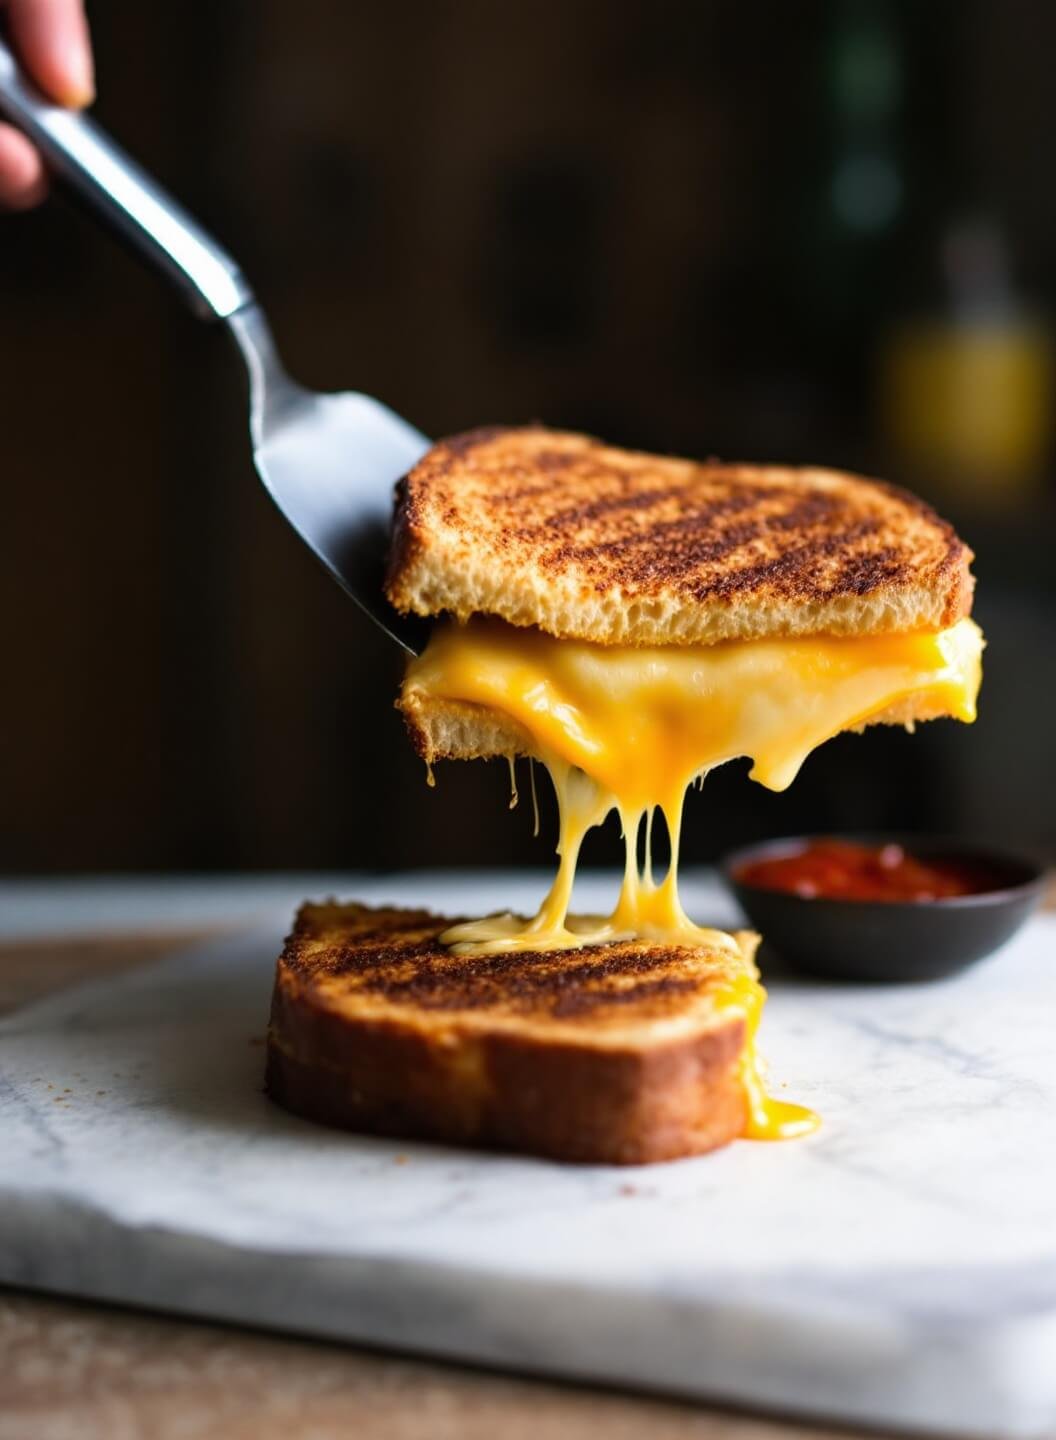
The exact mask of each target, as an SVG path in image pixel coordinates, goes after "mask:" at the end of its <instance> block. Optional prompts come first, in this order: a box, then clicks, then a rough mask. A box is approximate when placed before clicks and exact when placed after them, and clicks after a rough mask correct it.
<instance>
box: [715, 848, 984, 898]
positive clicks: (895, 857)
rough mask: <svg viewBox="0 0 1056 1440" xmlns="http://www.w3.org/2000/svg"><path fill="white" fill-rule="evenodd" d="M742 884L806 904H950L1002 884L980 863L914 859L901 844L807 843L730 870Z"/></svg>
mask: <svg viewBox="0 0 1056 1440" xmlns="http://www.w3.org/2000/svg"><path fill="white" fill-rule="evenodd" d="M734 878H735V879H736V880H737V881H738V883H739V884H741V885H753V886H757V887H758V888H760V889H763V890H783V891H786V892H787V893H788V894H790V895H798V896H800V898H801V899H804V900H813V899H816V898H821V899H824V900H874V901H875V900H881V901H883V900H887V901H891V902H905V901H907V900H908V901H925V900H949V899H952V898H954V897H955V896H960V895H978V894H982V893H984V892H986V891H988V890H993V889H995V888H997V887H999V886H1000V884H1001V878H1000V877H999V876H998V875H996V874H995V873H994V871H993V870H992V869H991V868H990V867H988V866H986V865H985V864H983V863H981V862H980V861H979V860H976V859H974V858H970V857H968V856H964V857H958V858H953V857H943V856H929V857H928V858H927V859H923V858H921V857H919V856H916V855H912V854H911V853H910V852H909V851H907V850H906V849H905V848H904V847H903V846H902V845H900V844H897V843H894V842H888V843H886V844H883V845H864V844H861V843H859V842H858V841H854V840H811V841H808V842H807V843H806V844H805V845H803V846H802V847H801V848H799V849H797V850H793V851H787V852H785V853H784V854H779V855H773V854H771V855H763V856H761V857H759V858H757V859H753V860H747V861H745V862H744V863H743V864H741V865H740V866H738V867H737V868H736V870H735V871H734Z"/></svg>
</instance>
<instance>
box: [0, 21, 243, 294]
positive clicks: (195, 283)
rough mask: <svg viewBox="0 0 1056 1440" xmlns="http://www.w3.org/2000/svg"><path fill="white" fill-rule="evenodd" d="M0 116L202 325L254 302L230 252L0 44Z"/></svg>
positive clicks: (1, 40) (110, 141)
mask: <svg viewBox="0 0 1056 1440" xmlns="http://www.w3.org/2000/svg"><path fill="white" fill-rule="evenodd" d="M0 115H3V116H4V117H6V119H8V120H9V121H11V122H12V124H14V125H16V126H17V127H18V129H20V130H22V131H23V132H24V133H25V134H26V135H27V136H28V137H29V139H30V140H32V141H33V143H34V145H36V146H37V148H38V149H39V150H40V152H41V154H42V155H43V157H44V160H45V163H46V164H47V166H48V169H49V170H50V171H51V172H52V174H54V175H56V176H57V177H58V178H59V179H60V180H62V181H63V182H65V183H66V184H67V185H69V186H70V188H71V189H72V190H74V191H75V192H76V193H77V194H78V195H79V196H80V198H81V199H82V200H84V201H86V202H87V204H88V205H89V206H90V208H91V209H92V210H94V211H95V213H96V214H97V215H98V216H99V217H100V218H101V219H103V220H105V221H107V222H108V223H109V224H110V225H111V226H113V227H114V228H115V229H116V230H117V231H118V232H119V233H120V235H121V236H123V237H124V238H125V239H127V240H128V241H129V242H130V243H131V244H132V245H133V246H134V247H135V249H136V250H138V251H139V252H140V253H141V254H142V255H144V256H145V257H146V258H147V259H148V260H149V261H151V262H152V264H153V265H154V266H155V268H156V269H158V270H160V271H161V272H162V274H164V275H167V276H168V278H169V279H170V280H171V281H173V283H174V284H175V285H176V287H177V288H178V289H179V290H180V291H181V292H182V294H183V295H184V298H185V299H186V300H187V301H188V303H189V304H190V305H191V308H192V309H193V310H195V311H196V313H197V314H198V315H200V316H201V317H202V318H203V319H214V318H215V319H224V318H226V317H228V316H230V315H233V314H234V313H235V312H236V311H237V310H241V309H242V307H243V306H244V305H247V304H249V303H250V302H251V301H252V299H253V292H252V291H251V290H250V288H249V285H248V284H247V283H246V280H245V278H244V276H243V274H242V272H241V270H240V269H239V267H238V265H237V264H236V263H235V261H234V260H233V259H232V257H231V256H230V255H229V254H228V253H227V251H226V250H224V248H223V247H222V246H221V245H218V244H217V242H216V241H215V240H214V239H213V237H212V236H211V235H210V234H208V232H207V231H205V230H203V229H202V227H201V226H200V225H199V224H198V223H197V221H195V220H193V219H192V218H191V216H190V215H188V213H187V211H186V210H184V209H183V207H182V206H181V205H178V204H177V203H176V201H175V200H173V199H172V197H171V196H170V195H168V194H167V193H166V192H165V190H164V189H162V187H161V186H160V185H159V184H158V183H157V182H156V181H155V180H152V179H151V177H150V176H149V175H148V174H147V173H146V171H145V170H143V169H142V167H141V166H139V165H137V164H136V162H135V161H134V160H133V159H131V158H130V156H128V155H126V154H125V152H124V151H123V150H122V149H121V148H120V147H119V146H118V145H115V144H114V142H113V140H111V139H110V137H109V136H108V135H107V134H106V132H105V131H104V130H101V129H100V128H99V126H98V125H96V124H95V123H94V122H93V121H91V120H89V119H88V117H87V116H86V115H83V114H81V113H79V112H78V111H75V110H66V109H64V108H63V107H62V106H61V105H54V104H52V103H51V101H50V100H48V99H46V97H45V96H43V95H42V94H41V93H40V91H39V90H37V88H36V87H35V86H34V85H33V84H32V82H31V81H29V80H27V79H26V77H25V75H24V74H23V73H22V71H21V69H20V67H19V64H18V61H17V60H16V59H15V57H14V55H13V54H12V53H11V50H10V48H9V47H8V46H7V45H6V44H5V43H4V41H3V39H2V38H0Z"/></svg>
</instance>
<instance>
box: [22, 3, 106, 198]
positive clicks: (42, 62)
mask: <svg viewBox="0 0 1056 1440" xmlns="http://www.w3.org/2000/svg"><path fill="white" fill-rule="evenodd" d="M0 15H3V16H4V18H5V20H6V28H7V34H8V36H9V37H10V40H11V46H12V48H13V49H14V50H15V51H16V53H17V55H18V58H19V60H20V61H21V63H22V64H23V65H24V66H25V69H26V74H27V75H28V76H29V77H30V79H31V80H32V81H33V82H34V83H35V84H36V85H37V86H38V87H39V88H40V89H41V90H42V91H43V92H44V94H45V95H47V96H48V98H49V99H51V100H56V101H58V103H59V104H60V105H70V106H73V107H74V108H77V109H79V108H80V107H81V106H82V105H87V104H89V103H90V102H91V100H92V99H93V98H94V95H95V75H94V71H93V67H92V45H91V40H90V38H89V35H88V21H87V20H86V19H85V14H84V0H0ZM47 190H48V180H47V175H46V174H45V171H44V165H43V163H42V161H41V158H40V156H39V155H38V154H37V152H36V150H35V149H34V148H33V146H32V145H31V144H30V142H29V141H28V140H27V139H26V137H25V136H24V135H23V134H22V133H21V132H20V131H18V130H15V129H14V128H13V127H12V126H10V125H3V124H0V206H6V207H7V208H8V209H10V210H28V209H29V208H30V207H31V206H33V205H36V204H37V203H38V201H40V200H43V198H44V196H45V195H46V194H47Z"/></svg>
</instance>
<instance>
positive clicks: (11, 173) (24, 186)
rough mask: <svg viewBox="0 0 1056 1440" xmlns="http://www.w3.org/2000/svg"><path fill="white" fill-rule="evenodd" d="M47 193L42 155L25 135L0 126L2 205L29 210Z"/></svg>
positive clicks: (0, 203) (0, 186)
mask: <svg viewBox="0 0 1056 1440" xmlns="http://www.w3.org/2000/svg"><path fill="white" fill-rule="evenodd" d="M47 192H48V181H47V176H46V175H45V173H44V166H43V165H42V164H41V161H40V156H39V155H38V154H37V152H36V151H35V150H34V149H33V146H32V145H31V144H30V143H29V141H28V140H27V139H26V137H25V136H24V135H22V134H21V133H20V132H19V131H18V130H13V129H12V128H11V126H10V125H0V206H4V207H5V208H6V209H8V210H28V209H29V208H30V207H31V206H33V205H36V204H37V202H38V201H40V200H43V199H44V196H45V195H46V194H47Z"/></svg>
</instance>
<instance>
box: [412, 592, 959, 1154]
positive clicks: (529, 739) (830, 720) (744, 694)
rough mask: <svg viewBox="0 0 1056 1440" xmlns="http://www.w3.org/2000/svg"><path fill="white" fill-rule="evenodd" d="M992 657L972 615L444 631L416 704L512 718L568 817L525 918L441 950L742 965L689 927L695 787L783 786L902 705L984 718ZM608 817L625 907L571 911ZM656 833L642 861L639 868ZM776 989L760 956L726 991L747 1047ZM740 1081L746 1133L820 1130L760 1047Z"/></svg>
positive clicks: (464, 932)
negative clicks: (735, 774)
mask: <svg viewBox="0 0 1056 1440" xmlns="http://www.w3.org/2000/svg"><path fill="white" fill-rule="evenodd" d="M982 647H983V639H982V634H981V632H980V630H979V628H978V626H977V625H975V624H974V623H973V622H972V621H971V620H962V621H960V622H959V623H958V624H957V625H954V626H953V627H951V628H950V629H948V630H944V631H941V632H939V633H937V634H926V633H922V634H913V635H875V636H854V637H848V638H842V637H841V638H837V637H828V636H810V637H806V638H793V639H778V640H753V641H746V642H731V643H728V644H722V645H708V646H696V645H690V646H644V647H640V648H631V647H623V646H600V645H594V644H590V643H588V642H585V641H576V640H558V639H555V638H554V637H552V636H550V635H546V634H544V633H543V632H541V631H539V630H534V629H520V628H517V627H515V626H512V625H508V624H506V623H505V622H503V621H501V620H494V619H489V618H486V617H477V618H474V619H472V620H470V621H469V622H468V623H467V624H464V625H460V624H455V623H443V624H440V625H438V626H437V628H436V629H435V630H434V632H433V635H432V637H431V638H430V641H429V644H428V645H427V647H426V649H425V650H424V651H423V653H422V654H421V655H420V656H419V657H418V658H417V659H415V660H413V661H412V662H411V664H410V666H409V667H408V671H407V676H406V679H405V681H404V699H405V701H406V700H408V698H409V697H412V696H413V694H414V692H415V691H418V692H420V693H422V694H424V695H425V696H427V697H428V698H429V699H431V700H434V701H449V702H455V703H459V704H468V705H477V706H481V707H484V708H486V709H488V710H491V711H497V712H499V713H501V714H502V715H504V716H506V717H508V718H509V719H510V720H512V721H513V722H515V724H516V726H518V727H519V728H520V729H521V730H522V731H523V732H524V742H523V753H525V754H527V755H529V756H531V757H533V758H534V759H538V760H539V761H541V762H542V763H543V764H544V765H545V766H546V768H547V769H548V771H549V772H550V775H551V778H552V780H553V783H554V788H555V791H556V793H557V799H558V806H559V811H560V840H559V844H558V855H559V857H560V863H559V866H558V873H557V876H556V879H555V880H554V884H553V886H552V887H551V889H550V891H549V893H548V895H547V896H546V899H545V900H544V901H543V904H542V906H541V907H540V909H539V912H538V914H537V915H536V916H535V917H534V918H533V919H531V920H528V921H524V920H522V919H519V918H518V917H516V916H513V915H499V916H489V917H488V918H486V919H483V920H476V921H472V922H470V923H468V924H464V925H457V926H454V927H453V928H452V929H451V930H449V931H447V932H446V933H445V935H444V936H443V937H442V938H443V940H444V942H445V943H446V944H450V945H452V946H453V947H454V948H455V949H456V950H457V951H459V952H460V953H464V954H475V953H482V954H483V953H490V952H494V951H496V950H550V949H562V948H572V947H578V946H581V945H593V944H600V943H603V942H605V941H610V940H616V939H628V938H634V937H640V938H642V939H644V940H647V941H656V942H664V943H668V944H672V943H673V944H690V945H692V944H697V945H707V946H709V947H712V948H715V949H718V950H720V951H722V952H724V954H725V955H728V956H730V957H731V958H733V957H736V956H738V955H740V951H739V949H738V946H737V942H736V941H735V940H734V939H733V937H732V936H730V935H726V934H724V933H723V932H722V931H718V930H711V929H703V928H701V927H700V926H697V925H694V923H693V922H692V921H691V920H690V919H689V917H688V916H687V915H686V914H685V912H684V911H683V909H682V906H681V903H680V901H679V897H678V858H679V837H680V832H681V822H682V804H683V799H684V796H685V792H686V790H687V789H688V787H689V785H690V784H691V783H692V782H693V781H694V780H696V779H702V778H703V776H704V775H705V774H707V772H708V771H709V770H711V769H713V768H714V767H715V766H717V765H722V764H724V763H725V762H726V761H728V760H733V759H736V758H737V757H739V756H748V757H749V758H750V759H751V760H752V769H751V772H750V773H751V778H752V779H754V780H757V781H759V783H760V784H762V785H765V786H767V787H768V788H769V789H771V790H784V789H785V788H786V787H787V786H788V785H789V784H791V782H792V780H793V779H794V778H795V776H796V774H797V772H798V771H799V768H800V766H801V765H802V764H803V762H804V760H805V759H806V758H807V756H808V755H809V754H810V752H811V751H812V750H814V749H816V748H817V746H818V745H820V744H822V743H823V742H824V741H826V740H828V739H830V738H831V737H832V736H834V735H837V734H839V733H840V731H842V730H848V729H853V728H855V727H856V726H861V725H864V724H866V723H867V722H868V721H869V720H871V719H872V718H874V717H876V716H881V715H884V714H885V712H889V711H895V712H896V714H895V718H897V708H898V707H899V705H900V704H902V703H903V702H906V701H909V700H912V701H913V702H914V707H915V713H917V714H921V713H924V714H931V713H934V714H936V715H950V716H953V717H954V718H956V719H959V720H963V721H966V722H971V721H972V720H974V719H975V701H976V696H977V693H978V689H979V682H980V676H981V654H982ZM519 748H520V747H519ZM658 809H659V810H660V811H661V812H662V814H663V816H664V820H665V822H666V825H667V831H668V835H669V837H670V845H671V860H670V864H669V866H668V869H667V873H666V875H665V876H664V877H663V879H662V880H660V881H659V882H658V881H656V880H655V879H654V876H653V871H652V864H651V859H650V853H649V850H650V847H649V841H650V835H651V827H652V820H653V816H654V814H655V811H656V810H658ZM612 810H616V811H617V812H618V813H619V816H620V819H621V821H622V824H623V833H624V839H625V844H626V860H625V865H624V877H623V885H622V888H621V890H620V896H619V900H618V902H617V905H616V908H615V910H614V911H613V913H612V914H611V915H610V916H608V917H606V918H602V917H596V916H573V915H570V914H569V903H570V900H571V895H572V886H573V882H574V879H575V870H576V863H577V860H578V856H579V850H580V846H581V845H582V842H583V838H584V836H585V835H586V833H587V831H588V830H589V829H590V828H591V827H592V826H594V825H599V824H600V823H601V822H602V821H603V820H604V819H605V817H606V816H607V815H608V814H609V813H610V812H611V811H612ZM643 827H644V828H645V864H644V866H643V867H642V869H641V870H639V866H638V842H639V834H640V832H641V830H642V828H643ZM727 992H728V993H727ZM765 993H766V992H765V991H764V990H763V988H762V986H761V985H760V983H759V977H758V972H757V971H756V969H755V966H754V962H753V961H751V960H750V959H748V960H745V961H744V963H743V965H742V967H741V974H740V975H739V976H738V977H737V979H736V980H734V981H730V982H725V983H724V985H723V986H722V987H721V988H720V990H719V992H718V1003H719V1004H720V1005H725V1004H729V1005H730V1006H734V1007H736V1008H738V1009H740V1010H741V1011H742V1012H743V1013H744V1015H745V1018H746V1021H747V1023H748V1028H749V1038H750V1039H753V1038H754V1032H755V1028H756V1026H757V1025H758V1020H759V1015H760V1012H761V1010H762V1005H763V1001H764V999H765ZM744 1080H745V1086H746V1090H747V1094H748V1100H749V1111H750V1115H751V1118H750V1120H749V1128H748V1131H747V1133H749V1134H755V1135H764V1134H765V1135H785V1134H794V1133H802V1131H803V1130H804V1129H805V1128H812V1127H813V1123H814V1122H813V1119H812V1117H810V1116H809V1112H805V1111H800V1110H799V1107H782V1106H780V1105H779V1104H778V1102H774V1101H770V1100H768V1099H767V1097H766V1095H765V1092H764V1091H763V1088H762V1085H761V1083H760V1081H759V1077H758V1073H757V1070H756V1065H755V1058H754V1046H753V1045H752V1044H749V1045H748V1047H747V1049H746V1060H745V1074H744ZM782 1110H784V1111H788V1112H789V1113H787V1114H782V1113H781V1112H782ZM792 1112H795V1113H792Z"/></svg>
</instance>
